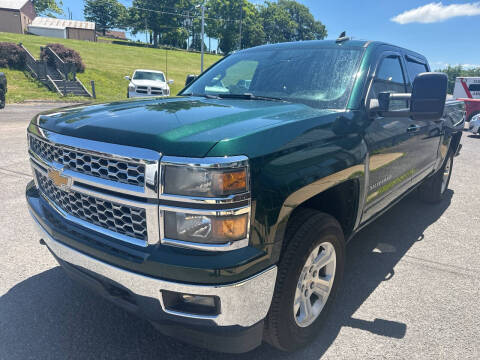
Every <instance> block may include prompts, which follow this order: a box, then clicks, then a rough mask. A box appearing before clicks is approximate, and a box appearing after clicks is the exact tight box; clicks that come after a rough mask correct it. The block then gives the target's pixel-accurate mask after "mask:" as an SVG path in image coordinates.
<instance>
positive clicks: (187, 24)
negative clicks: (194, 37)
mask: <svg viewBox="0 0 480 360" xmlns="http://www.w3.org/2000/svg"><path fill="white" fill-rule="evenodd" d="M189 27H190V11H187V22H186V28H187V51H189V50H190V46H189V43H190V33H189V31H188V28H189ZM192 27H193V23H192ZM192 34H193V31H192Z"/></svg>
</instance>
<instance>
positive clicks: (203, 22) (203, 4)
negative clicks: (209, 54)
mask: <svg viewBox="0 0 480 360" xmlns="http://www.w3.org/2000/svg"><path fill="white" fill-rule="evenodd" d="M204 37H205V3H202V44H201V48H202V62H201V66H200V70H201V71H200V72H201V73H203V55H204V53H205V49H204V46H203V45H204V44H203V43H204V41H203V39H204Z"/></svg>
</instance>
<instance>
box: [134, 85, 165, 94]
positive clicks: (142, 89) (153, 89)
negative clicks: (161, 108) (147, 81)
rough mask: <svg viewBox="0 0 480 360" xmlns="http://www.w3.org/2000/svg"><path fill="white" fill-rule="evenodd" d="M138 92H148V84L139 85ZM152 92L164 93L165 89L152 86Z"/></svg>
mask: <svg viewBox="0 0 480 360" xmlns="http://www.w3.org/2000/svg"><path fill="white" fill-rule="evenodd" d="M136 92H137V93H138V94H148V86H137V88H136ZM150 94H152V95H163V89H162V88H157V87H152V88H150Z"/></svg>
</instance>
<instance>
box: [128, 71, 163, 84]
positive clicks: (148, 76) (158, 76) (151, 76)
mask: <svg viewBox="0 0 480 360" xmlns="http://www.w3.org/2000/svg"><path fill="white" fill-rule="evenodd" d="M133 79H134V80H153V81H163V82H165V77H164V76H163V74H162V73H154V72H148V71H135V74H134V75H133Z"/></svg>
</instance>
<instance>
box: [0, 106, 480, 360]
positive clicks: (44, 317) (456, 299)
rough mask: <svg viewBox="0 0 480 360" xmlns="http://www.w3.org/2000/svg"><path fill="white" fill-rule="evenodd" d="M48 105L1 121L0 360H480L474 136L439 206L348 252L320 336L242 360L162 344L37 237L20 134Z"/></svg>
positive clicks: (390, 217)
mask: <svg viewBox="0 0 480 360" xmlns="http://www.w3.org/2000/svg"><path fill="white" fill-rule="evenodd" d="M52 107H55V105H49V104H35V105H7V108H6V109H5V110H1V111H0V189H1V190H0V203H1V207H0V241H1V243H2V244H3V246H2V249H1V251H0V359H12V360H13V359H15V360H16V359H22V360H23V359H66V358H68V359H233V358H238V359H248V360H254V359H319V358H325V359H367V358H368V359H372V358H375V359H376V358H382V359H383V358H394V359H426V358H431V359H479V358H480V322H479V319H480V304H479V298H480V244H479V240H480V187H479V186H478V184H477V182H476V180H478V177H479V175H480V157H479V156H478V153H479V150H478V149H479V148H480V137H473V136H469V134H468V133H464V136H463V139H462V143H463V150H462V153H461V155H460V156H459V157H457V158H456V159H455V163H454V170H453V175H452V179H451V183H450V190H449V192H448V196H447V199H446V200H445V201H444V202H442V203H441V204H439V205H435V206H431V205H425V204H422V203H420V202H418V201H417V200H416V199H415V197H414V196H410V197H408V198H406V199H405V200H403V201H402V202H401V203H399V204H398V205H397V206H395V207H394V208H393V209H392V210H390V211H389V212H388V213H386V214H385V215H384V216H383V217H381V218H380V219H378V220H377V221H376V222H374V223H373V224H372V225H370V226H369V227H367V228H366V229H364V230H363V231H362V232H361V233H360V234H358V235H357V236H356V237H355V238H354V239H353V240H352V242H351V243H350V244H349V245H348V248H347V268H346V276H345V279H344V284H343V290H342V291H341V294H340V296H339V299H338V301H337V303H336V305H335V307H334V311H333V313H332V315H331V316H330V318H329V321H328V323H327V324H326V326H325V327H324V329H323V332H322V335H321V337H319V338H318V340H317V341H316V342H315V343H313V344H312V345H311V346H309V347H308V348H305V349H303V350H301V351H299V352H297V353H293V354H285V353H280V352H278V351H276V350H275V349H273V348H271V347H270V346H268V345H263V346H261V347H260V348H257V349H256V350H254V351H252V352H250V353H248V354H243V355H239V356H231V355H225V354H217V353H212V352H209V351H206V350H203V349H198V348H195V347H192V346H189V345H185V344H183V343H181V342H178V341H175V340H172V339H169V338H166V337H164V336H162V335H161V334H159V333H158V332H156V331H155V329H154V328H153V327H152V326H151V325H150V324H149V323H147V322H146V321H143V320H141V319H138V318H136V317H135V316H133V315H131V314H129V313H127V312H125V311H123V310H121V309H119V308H117V307H115V306H114V305H111V304H110V303H108V302H107V301H105V300H103V299H102V298H100V297H97V296H96V295H94V294H92V293H90V292H88V291H86V290H84V289H83V288H82V286H81V285H78V284H76V283H74V282H72V281H71V280H70V279H68V278H67V277H66V275H65V274H64V272H63V270H62V269H61V268H59V267H58V266H57V263H56V262H55V261H54V259H53V258H52V256H51V255H50V254H49V253H48V251H47V249H46V248H45V247H44V246H41V245H39V242H38V240H39V239H38V238H36V237H35V236H34V231H33V224H32V221H31V220H30V216H29V214H28V210H27V206H26V204H25V200H24V189H25V185H26V184H27V182H28V181H30V179H31V175H30V166H29V163H28V157H27V144H26V135H25V131H26V127H27V124H28V121H29V120H30V119H31V117H32V116H33V115H34V114H35V113H37V112H39V111H42V110H44V109H47V108H52Z"/></svg>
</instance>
